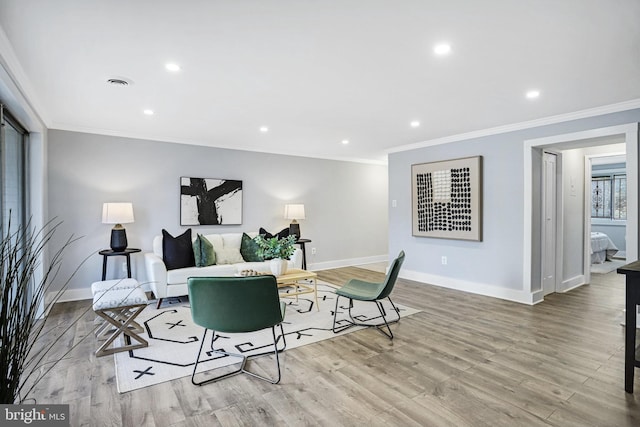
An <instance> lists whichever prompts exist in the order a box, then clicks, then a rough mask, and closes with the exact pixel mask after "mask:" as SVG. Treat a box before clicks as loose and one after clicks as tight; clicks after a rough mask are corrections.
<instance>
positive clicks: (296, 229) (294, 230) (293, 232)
mask: <svg viewBox="0 0 640 427" xmlns="http://www.w3.org/2000/svg"><path fill="white" fill-rule="evenodd" d="M289 236H296V240H298V239H300V224H298V223H297V222H292V223H291V224H289Z"/></svg>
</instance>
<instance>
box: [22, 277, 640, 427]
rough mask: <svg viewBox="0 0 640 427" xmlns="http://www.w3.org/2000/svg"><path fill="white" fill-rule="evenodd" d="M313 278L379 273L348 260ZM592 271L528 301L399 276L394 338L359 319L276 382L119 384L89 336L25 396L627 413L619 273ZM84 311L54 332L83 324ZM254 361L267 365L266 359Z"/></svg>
mask: <svg viewBox="0 0 640 427" xmlns="http://www.w3.org/2000/svg"><path fill="white" fill-rule="evenodd" d="M319 277H320V279H321V280H325V281H329V282H333V283H338V284H340V283H343V282H344V281H345V280H346V279H347V278H350V277H361V278H363V279H381V278H382V274H381V273H377V272H374V271H371V270H365V269H359V268H354V267H351V268H343V269H337V270H330V271H323V272H320V273H319ZM592 279H593V280H592V282H593V283H592V284H591V285H588V286H583V287H581V288H579V289H576V290H574V291H571V292H569V293H566V294H557V295H551V296H548V297H547V298H546V299H545V301H544V302H543V303H541V304H538V305H536V306H533V307H531V306H526V305H521V304H517V303H511V302H507V301H502V300H497V299H493V298H488V297H481V296H476V295H472V294H466V293H462V292H456V291H451V290H447V289H442V288H438V287H434V286H429V285H424V284H418V283H415V282H410V281H406V280H400V281H399V282H398V285H397V287H396V289H395V290H394V293H393V295H392V296H393V297H394V300H395V301H396V302H399V303H402V304H406V305H410V306H412V307H415V308H418V309H421V310H423V311H422V312H421V313H418V314H416V315H413V316H410V317H407V318H403V319H402V320H401V321H400V323H399V324H397V325H395V326H394V327H393V330H394V333H395V335H396V338H395V339H394V340H393V342H390V341H389V340H388V339H387V338H385V337H384V336H383V335H382V334H380V333H379V332H377V331H375V330H373V329H368V330H363V331H358V332H354V333H351V334H348V335H346V336H341V337H338V338H334V339H331V340H327V341H322V342H320V343H317V344H313V345H308V346H304V347H300V348H296V349H292V350H287V351H286V352H285V353H284V354H283V358H282V359H281V362H282V366H283V368H284V372H283V378H282V381H281V383H280V384H279V385H270V384H267V383H264V382H261V381H258V380H255V379H253V378H250V377H248V376H246V375H241V376H236V377H232V378H230V379H226V380H223V381H220V382H218V383H214V384H210V385H206V386H203V387H196V386H193V385H191V383H190V380H189V378H183V379H179V380H175V381H172V382H168V383H164V384H160V385H157V386H154V387H149V388H145V389H141V390H136V391H133V392H129V393H125V394H118V392H117V389H116V384H115V376H114V364H113V358H112V357H103V358H99V359H96V358H95V356H94V355H93V351H94V350H95V341H94V338H93V336H88V338H87V339H86V340H84V341H82V342H81V344H80V345H79V346H78V347H77V348H76V349H75V350H74V351H73V352H72V354H71V355H70V356H69V357H68V358H67V359H65V360H64V361H63V362H62V363H61V364H60V365H59V366H58V367H57V368H56V369H55V371H54V372H53V374H52V375H49V376H48V377H47V379H45V380H44V381H43V382H42V383H40V385H39V387H38V389H37V390H36V392H35V393H34V395H33V396H34V397H35V398H36V399H37V401H38V402H39V403H68V404H70V405H71V424H72V425H96V426H98V425H106V426H112V425H113V426H119V425H125V426H136V427H137V426H216V425H224V426H237V425H252V426H253V425H255V426H269V425H284V426H303V425H327V426H339V425H352V426H363V425H366V426H382V425H398V426H411V425H416V426H418V425H420V426H538V425H552V426H639V425H640V407H639V405H638V402H639V401H640V380H638V377H639V376H640V370H636V382H635V387H636V390H637V393H638V394H636V395H629V394H627V393H625V392H624V389H623V371H624V361H623V354H624V345H623V331H624V329H623V328H622V327H621V326H620V325H619V322H620V320H621V319H622V308H623V306H624V282H623V277H621V276H617V275H616V274H615V273H613V274H608V275H594V276H592ZM321 303H322V302H321ZM324 303H329V304H333V301H326V302H324ZM87 307H89V302H87V301H85V302H74V303H65V304H59V305H58V306H57V309H56V311H55V313H53V314H52V316H53V317H52V320H53V321H54V322H60V323H61V324H63V325H67V326H68V325H70V324H71V323H70V322H71V321H72V319H74V318H75V317H77V315H78V313H80V312H82V310H86V309H87ZM93 318H94V316H93V313H91V312H90V313H88V314H87V315H86V316H84V317H83V318H82V320H81V321H80V322H78V323H77V324H75V325H73V326H72V332H73V334H72V336H70V337H65V338H64V339H62V340H60V341H59V344H61V346H62V347H65V346H70V345H72V343H75V342H78V341H79V340H80V339H82V338H83V337H84V336H85V335H87V334H89V332H90V330H91V328H92V327H93ZM253 363H254V364H253V366H254V368H256V367H258V368H261V367H262V366H264V367H265V369H271V368H272V365H271V363H272V360H271V359H263V360H258V361H256V362H253Z"/></svg>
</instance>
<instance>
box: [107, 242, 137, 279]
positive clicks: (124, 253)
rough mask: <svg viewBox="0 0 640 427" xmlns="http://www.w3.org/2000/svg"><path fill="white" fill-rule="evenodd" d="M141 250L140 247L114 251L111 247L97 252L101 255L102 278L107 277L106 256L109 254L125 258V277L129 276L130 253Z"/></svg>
mask: <svg viewBox="0 0 640 427" xmlns="http://www.w3.org/2000/svg"><path fill="white" fill-rule="evenodd" d="M137 252H142V249H137V248H127V249H125V250H124V251H114V250H113V249H104V250H101V251H100V252H98V253H99V254H100V255H102V280H105V279H106V277H107V258H108V257H110V256H123V257H126V258H127V277H129V278H131V256H130V255H131V254H135V253H137Z"/></svg>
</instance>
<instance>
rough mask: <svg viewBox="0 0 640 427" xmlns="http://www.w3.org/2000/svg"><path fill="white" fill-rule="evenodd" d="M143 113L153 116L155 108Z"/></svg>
mask: <svg viewBox="0 0 640 427" xmlns="http://www.w3.org/2000/svg"><path fill="white" fill-rule="evenodd" d="M143 113H144V114H146V115H147V116H153V110H144V111H143Z"/></svg>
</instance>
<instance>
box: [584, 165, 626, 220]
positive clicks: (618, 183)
mask: <svg viewBox="0 0 640 427" xmlns="http://www.w3.org/2000/svg"><path fill="white" fill-rule="evenodd" d="M591 218H603V219H611V220H625V219H627V175H626V174H616V173H611V174H607V175H598V176H592V177H591Z"/></svg>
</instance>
